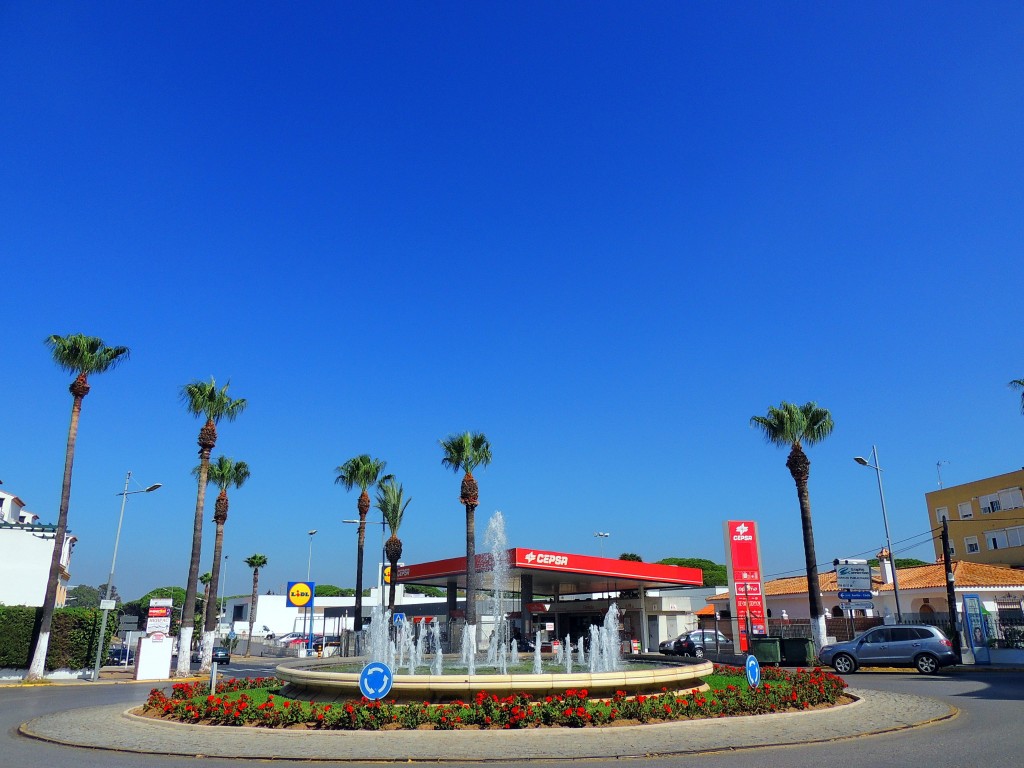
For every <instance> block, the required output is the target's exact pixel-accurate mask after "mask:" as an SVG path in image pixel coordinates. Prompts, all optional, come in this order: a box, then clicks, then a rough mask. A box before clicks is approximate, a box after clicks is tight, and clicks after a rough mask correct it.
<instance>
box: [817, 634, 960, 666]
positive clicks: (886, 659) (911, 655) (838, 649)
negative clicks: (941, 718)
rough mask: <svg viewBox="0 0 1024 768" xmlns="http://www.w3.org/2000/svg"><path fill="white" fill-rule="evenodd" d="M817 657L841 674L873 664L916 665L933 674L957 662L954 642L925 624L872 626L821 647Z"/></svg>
mask: <svg viewBox="0 0 1024 768" xmlns="http://www.w3.org/2000/svg"><path fill="white" fill-rule="evenodd" d="M818 658H819V659H820V660H821V663H822V664H830V665H831V666H832V668H833V669H835V671H836V672H838V673H839V674H841V675H847V674H850V673H851V672H856V671H857V669H859V668H860V667H872V666H876V667H877V666H881V667H917V671H918V672H920V673H921V674H924V675H934V674H935V673H936V672H938V671H939V670H940V669H941V668H942V667H948V666H951V665H953V664H956V663H958V662H959V659H958V658H957V656H956V652H955V651H954V650H953V643H951V642H950V641H949V639H948V638H947V637H946V636H945V634H943V632H942V630H941V629H939V628H938V627H933V626H930V625H928V624H901V625H889V626H884V627H873V628H872V629H869V630H868V631H867V632H865V633H864V634H862V635H859V636H858V637H855V638H853V640H848V641H846V642H844V643H833V644H832V645H825V646H822V648H821V650H820V651H819V652H818Z"/></svg>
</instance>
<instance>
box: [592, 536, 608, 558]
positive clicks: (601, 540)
mask: <svg viewBox="0 0 1024 768" xmlns="http://www.w3.org/2000/svg"><path fill="white" fill-rule="evenodd" d="M609 536H611V534H610V533H605V532H604V531H594V537H595V538H596V539H598V541H600V542H601V557H604V540H605V539H607V538H608V537H609Z"/></svg>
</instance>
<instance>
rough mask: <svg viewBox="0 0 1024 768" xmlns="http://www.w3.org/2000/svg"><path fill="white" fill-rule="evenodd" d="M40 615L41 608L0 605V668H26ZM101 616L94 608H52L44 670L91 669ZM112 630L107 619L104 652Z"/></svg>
mask: <svg viewBox="0 0 1024 768" xmlns="http://www.w3.org/2000/svg"><path fill="white" fill-rule="evenodd" d="M42 614H43V609H42V608H31V607H27V606H24V605H0V669H5V668H6V669H28V667H29V664H30V663H31V662H32V651H33V649H34V648H35V643H36V636H37V635H38V633H39V623H40V621H41V619H42ZM101 616H102V611H100V610H98V609H95V608H58V609H57V610H55V611H54V612H53V621H52V622H51V625H50V644H49V647H48V650H47V654H46V669H47V670H54V669H88V668H91V667H92V665H93V664H94V663H95V661H96V637H97V635H98V634H99V630H100V621H101ZM116 631H117V621H116V617H115V620H114V621H110V620H108V621H107V632H106V637H105V638H104V643H103V651H104V654H105V653H106V651H107V648H108V647H109V646H110V639H111V638H112V637H113V636H114V633H115V632H116ZM104 658H105V656H104Z"/></svg>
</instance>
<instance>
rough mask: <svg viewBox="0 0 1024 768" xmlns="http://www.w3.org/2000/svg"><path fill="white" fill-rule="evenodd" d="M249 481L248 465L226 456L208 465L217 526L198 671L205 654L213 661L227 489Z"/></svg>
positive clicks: (203, 667)
mask: <svg viewBox="0 0 1024 768" xmlns="http://www.w3.org/2000/svg"><path fill="white" fill-rule="evenodd" d="M201 469H202V468H201V467H196V468H195V469H193V470H192V474H193V475H194V476H195V477H199V473H200V471H201ZM248 479H249V465H248V464H246V463H245V462H244V461H235V460H234V459H231V458H229V457H227V456H218V457H217V460H216V461H214V462H213V463H211V464H210V467H209V471H208V473H207V482H208V483H209V484H211V485H216V486H217V487H218V488H220V494H219V495H218V496H217V502H216V503H215V504H214V507H213V522H214V523H215V524H216V526H217V533H216V535H215V537H214V540H213V570H212V574H213V578H212V579H211V581H210V594H212V595H213V596H214V599H213V600H207V601H206V606H205V611H204V612H205V614H206V616H205V619H204V620H203V666H202V667H201V669H202V670H203V671H206V670H208V669H209V662H208V661H207V651H209V657H210V659H211V660H212V658H213V640H214V635H215V634H216V629H217V615H218V613H217V599H216V598H217V595H218V594H219V590H220V554H221V551H222V550H223V548H224V523H226V522H227V521H228V488H230V487H231V486H232V485H233V486H235V488H241V487H242V486H243V485H245V481H246V480H248Z"/></svg>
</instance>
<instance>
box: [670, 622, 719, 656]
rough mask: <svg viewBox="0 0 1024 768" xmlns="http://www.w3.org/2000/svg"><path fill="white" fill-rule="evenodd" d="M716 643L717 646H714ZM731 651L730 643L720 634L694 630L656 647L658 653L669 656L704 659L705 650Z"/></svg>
mask: <svg viewBox="0 0 1024 768" xmlns="http://www.w3.org/2000/svg"><path fill="white" fill-rule="evenodd" d="M716 642H717V645H716ZM716 648H717V649H720V650H732V641H731V640H730V639H729V638H728V637H726V636H725V635H723V634H722V633H721V632H716V631H715V630H713V629H696V630H693V631H692V632H684V633H683V634H681V635H679V637H674V638H672V639H671V640H665V641H664V642H662V643H660V644H659V645H658V651H659V652H660V653H664V654H667V655H669V656H673V655H674V656H696V657H697V658H698V659H702V658H704V652H705V650H708V651H715V650H716Z"/></svg>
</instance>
